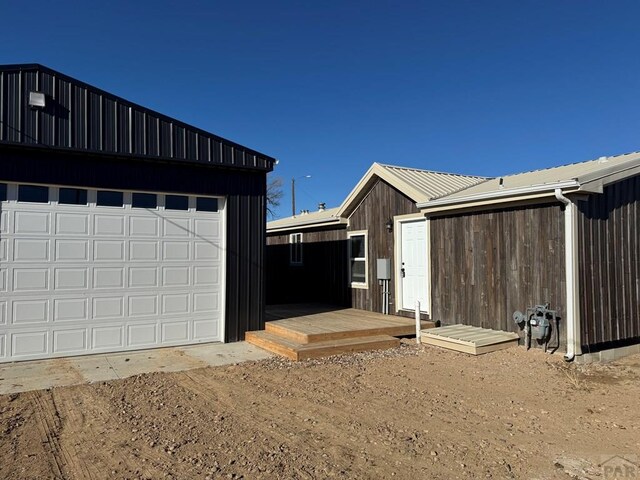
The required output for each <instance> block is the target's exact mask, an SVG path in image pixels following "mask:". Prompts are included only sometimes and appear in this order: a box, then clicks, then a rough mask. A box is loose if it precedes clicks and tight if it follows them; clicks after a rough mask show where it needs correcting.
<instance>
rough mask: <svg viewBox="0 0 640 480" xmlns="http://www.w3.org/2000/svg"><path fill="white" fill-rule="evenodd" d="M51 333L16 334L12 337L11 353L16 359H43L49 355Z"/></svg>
mask: <svg viewBox="0 0 640 480" xmlns="http://www.w3.org/2000/svg"><path fill="white" fill-rule="evenodd" d="M48 345H49V332H47V331H35V332H16V333H13V334H12V335H11V353H12V355H13V356H14V357H16V358H20V357H42V356H46V355H47V353H49V349H48Z"/></svg>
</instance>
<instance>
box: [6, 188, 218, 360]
mask: <svg viewBox="0 0 640 480" xmlns="http://www.w3.org/2000/svg"><path fill="white" fill-rule="evenodd" d="M12 188H14V187H12ZM51 191H55V190H51ZM52 198H53V201H52V202H51V203H48V204H40V203H37V204H36V203H29V204H27V203H20V202H18V201H16V200H14V199H12V200H8V201H3V202H2V204H1V205H0V233H1V234H0V292H1V294H0V362H6V361H13V360H30V359H37V358H47V357H51V356H67V355H79V354H86V353H94V352H114V351H126V350H135V349H140V348H149V347H154V346H162V345H185V344H190V343H199V342H205V341H219V340H221V335H222V319H223V314H224V313H223V310H224V309H223V307H224V303H223V302H224V296H223V290H222V283H223V281H222V280H223V279H222V275H223V274H224V260H225V255H224V254H223V253H222V252H223V251H224V245H223V238H222V233H223V231H224V228H223V224H222V219H223V218H224V217H223V215H222V212H221V211H218V212H209V211H197V210H196V209H195V206H196V203H197V202H196V201H195V198H193V197H191V198H190V203H189V205H190V208H189V209H188V210H180V211H178V210H169V211H165V210H164V208H163V202H162V199H161V197H160V200H159V202H158V203H159V205H160V207H158V208H156V209H154V210H146V209H144V208H133V207H132V206H131V205H130V204H129V202H127V201H126V200H128V199H130V198H131V195H129V194H125V195H124V198H125V202H124V205H123V207H119V206H115V207H108V206H96V205H95V204H94V203H93V199H95V198H96V194H95V192H91V191H89V195H88V198H89V203H88V204H87V205H61V204H60V205H59V204H58V203H57V201H56V200H57V199H56V198H55V197H52Z"/></svg>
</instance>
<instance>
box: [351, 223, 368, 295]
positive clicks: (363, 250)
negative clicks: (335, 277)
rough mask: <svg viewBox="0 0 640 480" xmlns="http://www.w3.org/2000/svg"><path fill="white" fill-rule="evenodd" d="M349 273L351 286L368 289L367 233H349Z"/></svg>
mask: <svg viewBox="0 0 640 480" xmlns="http://www.w3.org/2000/svg"><path fill="white" fill-rule="evenodd" d="M349 271H350V272H351V276H350V279H351V286H352V287H357V288H367V233H366V232H351V233H349Z"/></svg>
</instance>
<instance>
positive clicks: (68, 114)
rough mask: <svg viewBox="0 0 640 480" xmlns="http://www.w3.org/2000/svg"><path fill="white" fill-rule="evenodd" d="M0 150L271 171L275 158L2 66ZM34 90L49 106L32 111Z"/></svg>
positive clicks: (60, 78)
mask: <svg viewBox="0 0 640 480" xmlns="http://www.w3.org/2000/svg"><path fill="white" fill-rule="evenodd" d="M0 92H1V94H0V145H5V146H9V147H29V148H32V149H43V148H46V149H48V150H50V149H56V150H61V151H64V152H70V153H73V152H78V153H92V154H100V155H115V156H118V157H135V158H142V159H147V160H162V161H179V162H181V163H196V164H200V165H207V166H216V165H221V166H225V167H232V168H242V169H251V170H261V171H271V170H272V169H273V165H274V163H275V159H274V158H272V157H270V156H268V155H265V154H263V153H260V152H257V151H255V150H252V149H250V148H247V147H244V146H242V145H239V144H237V143H235V142H231V141H229V140H227V139H224V138H222V137H219V136H217V135H214V134H213V133H209V132H206V131H204V130H202V129H199V128H196V127H193V126H191V125H188V124H186V123H184V122H181V121H179V120H176V119H174V118H171V117H168V116H166V115H163V114H161V113H158V112H155V111H153V110H150V109H148V108H145V107H142V106H140V105H137V104H135V103H133V102H130V101H128V100H125V99H124V98H121V97H118V96H116V95H113V94H111V93H108V92H105V91H104V90H101V89H99V88H96V87H94V86H91V85H89V84H87V83H84V82H81V81H79V80H76V79H74V78H71V77H69V76H67V75H64V74H62V73H60V72H56V71H55V70H52V69H50V68H47V67H45V66H42V65H38V64H18V65H0ZM31 92H39V93H44V94H45V106H44V107H41V108H30V107H29V102H28V100H29V96H30V93H31Z"/></svg>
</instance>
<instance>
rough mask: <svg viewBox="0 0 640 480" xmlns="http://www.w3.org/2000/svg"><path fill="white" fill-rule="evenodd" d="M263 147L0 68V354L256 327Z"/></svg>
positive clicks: (90, 348)
mask: <svg viewBox="0 0 640 480" xmlns="http://www.w3.org/2000/svg"><path fill="white" fill-rule="evenodd" d="M273 164H274V159H273V158H271V157H268V156H266V155H263V154H261V153H258V152H256V151H254V150H250V149H248V148H245V147H243V146H241V145H238V144H235V143H233V142H230V141H227V140H225V139H222V138H220V137H217V136H215V135H212V134H210V133H207V132H205V131H203V130H200V129H197V128H194V127H192V126H189V125H186V124H184V123H181V122H179V121H177V120H174V119H172V118H169V117H166V116H164V115H161V114H159V113H156V112H154V111H151V110H149V109H146V108H143V107H141V106H139V105H136V104H133V103H131V102H129V101H127V100H124V99H122V98H119V97H116V96H114V95H111V94H109V93H107V92H104V91H102V90H99V89H97V88H94V87H92V86H90V85H87V84H85V83H82V82H79V81H77V80H74V79H72V78H70V77H68V76H66V75H62V74H60V73H58V72H55V71H53V70H50V69H48V68H46V67H43V66H40V65H9V66H1V67H0V292H1V293H0V362H2V361H13V360H26V359H35V358H46V357H57V356H67V355H79V354H86V353H96V352H114V351H122V350H134V349H141V348H151V347H159V346H165V345H185V344H194V343H200V342H212V341H236V340H241V339H243V338H244V333H245V331H247V330H257V329H260V328H262V326H263V307H264V285H263V261H264V238H265V236H264V231H265V190H266V174H267V172H269V171H270V170H272V168H273Z"/></svg>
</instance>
